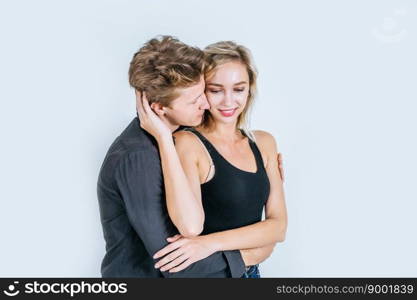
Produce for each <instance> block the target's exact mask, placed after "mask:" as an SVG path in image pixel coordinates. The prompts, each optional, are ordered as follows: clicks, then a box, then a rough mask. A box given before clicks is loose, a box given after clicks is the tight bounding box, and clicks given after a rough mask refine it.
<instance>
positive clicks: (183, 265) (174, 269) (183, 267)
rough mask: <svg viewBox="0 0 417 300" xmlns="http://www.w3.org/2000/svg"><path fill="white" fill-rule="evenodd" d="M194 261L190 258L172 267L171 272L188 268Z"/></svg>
mask: <svg viewBox="0 0 417 300" xmlns="http://www.w3.org/2000/svg"><path fill="white" fill-rule="evenodd" d="M193 262H194V261H193V260H192V259H191V258H190V259H187V260H186V261H184V262H183V263H182V264H180V265H179V266H176V267H175V268H172V269H170V270H169V272H170V273H175V272H179V271H182V270H184V269H185V268H187V267H188V266H189V265H191V264H192V263H193Z"/></svg>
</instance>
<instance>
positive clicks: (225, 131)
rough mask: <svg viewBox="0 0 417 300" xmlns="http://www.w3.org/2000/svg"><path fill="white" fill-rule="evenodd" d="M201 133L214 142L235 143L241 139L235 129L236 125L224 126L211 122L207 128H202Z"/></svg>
mask: <svg viewBox="0 0 417 300" xmlns="http://www.w3.org/2000/svg"><path fill="white" fill-rule="evenodd" d="M202 129H203V131H204V132H205V133H206V134H209V135H210V136H212V137H213V138H215V139H216V140H220V141H225V142H236V141H239V140H241V139H242V135H241V133H240V131H239V130H238V129H237V128H236V123H230V124H224V123H214V122H212V123H211V124H210V126H209V127H203V128H202Z"/></svg>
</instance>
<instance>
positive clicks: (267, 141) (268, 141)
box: [252, 130, 278, 157]
mask: <svg viewBox="0 0 417 300" xmlns="http://www.w3.org/2000/svg"><path fill="white" fill-rule="evenodd" d="M252 134H253V135H254V137H255V142H256V144H257V145H258V147H259V149H260V150H261V152H264V153H265V154H266V155H267V156H270V155H272V156H274V157H275V156H276V154H277V152H278V146H277V142H276V140H275V138H274V136H273V135H272V134H270V133H269V132H267V131H264V130H253V131H252Z"/></svg>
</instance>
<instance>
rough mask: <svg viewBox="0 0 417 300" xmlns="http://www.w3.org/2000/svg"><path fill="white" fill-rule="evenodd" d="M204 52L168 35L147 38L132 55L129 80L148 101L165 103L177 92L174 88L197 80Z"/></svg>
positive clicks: (200, 74)
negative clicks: (143, 93)
mask: <svg viewBox="0 0 417 300" xmlns="http://www.w3.org/2000/svg"><path fill="white" fill-rule="evenodd" d="M203 67H204V52H203V51H202V50H200V49H198V48H196V47H191V46H188V45H186V44H184V43H182V42H180V41H179V40H178V39H176V38H174V37H172V36H160V37H157V38H153V39H151V40H150V41H148V42H147V43H146V44H145V45H144V46H143V47H142V48H140V49H139V51H138V52H136V53H135V54H134V56H133V59H132V61H131V62H130V68H129V83H130V85H131V86H132V87H134V88H135V89H136V90H137V91H139V92H145V93H146V96H147V98H148V100H149V103H153V102H158V103H161V104H162V105H163V106H169V105H170V102H171V101H172V100H173V99H175V98H177V97H178V96H179V95H178V93H177V92H176V89H177V88H185V87H190V86H192V85H195V84H197V83H198V82H199V81H200V79H201V76H202V75H203Z"/></svg>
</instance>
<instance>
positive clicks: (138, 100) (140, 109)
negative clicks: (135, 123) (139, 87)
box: [136, 91, 145, 117]
mask: <svg viewBox="0 0 417 300" xmlns="http://www.w3.org/2000/svg"><path fill="white" fill-rule="evenodd" d="M143 94H145V93H143ZM142 100H143V97H142V92H139V91H136V110H137V111H138V114H139V117H144V116H145V112H144V109H143V102H142Z"/></svg>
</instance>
